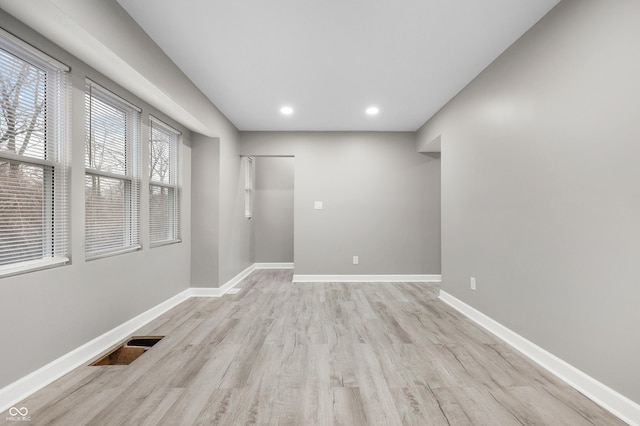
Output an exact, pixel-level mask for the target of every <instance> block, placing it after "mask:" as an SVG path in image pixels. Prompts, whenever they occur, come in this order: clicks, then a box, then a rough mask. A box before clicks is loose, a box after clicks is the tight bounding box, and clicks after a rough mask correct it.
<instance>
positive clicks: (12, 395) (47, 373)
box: [0, 265, 256, 413]
mask: <svg viewBox="0 0 640 426" xmlns="http://www.w3.org/2000/svg"><path fill="white" fill-rule="evenodd" d="M255 269H256V267H255V265H251V266H249V267H248V268H246V269H245V270H244V271H242V272H240V273H239V274H238V275H236V276H235V277H233V278H232V279H230V280H229V281H227V282H226V283H225V284H224V285H223V286H222V287H219V288H188V289H186V290H184V291H182V292H180V293H178V294H177V295H175V296H173V297H171V298H169V299H167V300H165V301H164V302H161V303H160V304H158V305H156V306H154V307H153V308H151V309H149V310H147V311H145V312H143V313H141V314H140V315H138V316H136V317H134V318H132V319H130V320H129V321H126V322H125V323H123V324H120V325H119V326H117V327H115V328H113V329H111V330H109V331H107V332H106V333H104V334H103V335H101V336H98V337H96V338H95V339H93V340H91V341H90V342H88V343H85V344H84V345H82V346H80V347H78V348H76V349H74V350H72V351H71V352H69V353H67V354H65V355H63V356H61V357H60V358H58V359H55V360H53V361H51V362H50V363H49V364H47V365H45V366H44V367H42V368H39V369H38V370H36V371H34V372H32V373H30V374H28V375H26V376H24V377H22V378H20V379H18V380H16V381H15V382H13V383H11V384H9V385H7V386H5V387H4V388H1V389H0V413H2V412H4V411H6V410H8V409H9V408H10V407H12V406H13V405H15V404H17V403H18V402H20V401H22V400H23V399H25V398H26V397H28V396H29V395H32V394H33V393H35V392H37V391H39V390H40V389H42V388H43V387H45V386H47V385H48V384H50V383H51V382H53V381H54V380H57V379H59V378H60V377H62V376H64V375H65V374H67V373H68V372H70V371H71V370H73V369H75V368H78V367H80V366H81V365H83V364H86V363H87V362H89V361H91V360H92V359H93V358H95V357H96V356H98V355H100V354H101V353H103V352H104V351H105V350H107V349H108V348H110V347H112V346H113V345H116V344H118V343H119V342H121V341H122V340H124V339H125V338H127V337H128V336H130V335H131V334H132V333H134V332H135V331H136V330H138V329H139V328H140V327H142V326H144V325H145V324H147V323H149V322H150V321H152V320H153V319H155V318H157V317H159V316H160V315H162V314H164V313H165V312H167V311H168V310H169V309H171V308H173V307H175V306H177V305H179V304H180V303H182V302H184V301H185V300H187V299H189V298H191V297H221V296H223V295H224V294H225V293H226V292H228V291H229V290H230V289H232V288H233V287H235V286H236V285H237V284H238V283H239V282H240V281H242V280H243V279H245V278H246V277H247V276H248V275H249V274H251V272H253V271H254V270H255Z"/></svg>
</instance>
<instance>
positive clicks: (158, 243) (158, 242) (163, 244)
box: [150, 239, 182, 248]
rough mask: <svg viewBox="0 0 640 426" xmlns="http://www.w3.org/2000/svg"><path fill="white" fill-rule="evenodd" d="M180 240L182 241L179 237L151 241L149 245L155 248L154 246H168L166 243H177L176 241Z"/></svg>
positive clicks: (179, 241)
mask: <svg viewBox="0 0 640 426" xmlns="http://www.w3.org/2000/svg"><path fill="white" fill-rule="evenodd" d="M181 242H182V240H181V239H177V240H167V241H156V242H154V243H151V244H150V246H151V248H156V247H162V246H168V245H171V244H178V243H181Z"/></svg>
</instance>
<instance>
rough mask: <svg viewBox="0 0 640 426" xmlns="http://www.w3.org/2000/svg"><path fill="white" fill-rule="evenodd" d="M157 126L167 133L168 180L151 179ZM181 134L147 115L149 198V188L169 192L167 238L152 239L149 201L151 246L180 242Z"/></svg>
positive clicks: (150, 215) (150, 216)
mask: <svg viewBox="0 0 640 426" xmlns="http://www.w3.org/2000/svg"><path fill="white" fill-rule="evenodd" d="M154 128H157V129H158V130H159V131H161V132H164V133H165V134H169V135H170V136H171V138H170V147H169V182H161V181H159V180H157V179H155V180H154V179H153V170H152V167H151V160H152V159H151V153H152V152H153V149H152V145H153V143H154V142H153V141H154V139H153V129H154ZM181 135H182V133H181V132H180V131H179V130H176V129H174V128H173V127H171V126H169V125H168V124H166V123H164V122H163V121H161V120H159V119H157V118H155V117H154V116H151V115H150V116H149V200H151V192H152V190H151V188H152V187H156V188H162V189H166V190H167V193H168V194H170V197H169V200H168V201H169V205H168V206H167V208H168V210H169V212H170V213H169V221H170V223H169V226H168V227H167V230H168V232H169V235H167V238H165V239H162V240H153V234H152V232H151V227H152V223H151V220H152V217H153V216H152V212H151V209H152V205H151V202H149V241H150V245H151V247H159V246H163V245H167V244H174V243H179V242H182V240H181V239H180V232H181V229H180V228H181V220H180V213H181V209H180V200H181V197H180V195H181V188H180V147H181V145H182V144H181Z"/></svg>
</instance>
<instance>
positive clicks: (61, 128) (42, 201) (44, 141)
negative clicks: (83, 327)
mask: <svg viewBox="0 0 640 426" xmlns="http://www.w3.org/2000/svg"><path fill="white" fill-rule="evenodd" d="M23 46H24V43H20V42H19V41H14V39H13V37H10V36H7V35H5V34H4V32H0V106H1V108H0V273H1V272H3V271H6V270H10V269H7V268H16V267H19V266H20V265H21V264H29V265H37V263H34V261H38V260H46V261H48V262H50V261H51V260H52V259H54V260H55V259H59V260H60V261H66V260H67V239H68V238H67V234H68V216H67V173H66V168H67V158H66V150H65V139H66V126H67V123H66V112H65V108H66V104H67V94H68V92H67V75H66V69H64V68H60V67H57V66H55V65H54V64H58V62H57V61H55V60H47V57H46V56H45V55H44V54H39V55H38V54H36V53H37V52H36V51H35V49H33V48H31V49H26V48H25V47H23Z"/></svg>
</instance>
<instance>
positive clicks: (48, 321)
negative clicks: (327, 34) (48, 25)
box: [0, 11, 191, 388]
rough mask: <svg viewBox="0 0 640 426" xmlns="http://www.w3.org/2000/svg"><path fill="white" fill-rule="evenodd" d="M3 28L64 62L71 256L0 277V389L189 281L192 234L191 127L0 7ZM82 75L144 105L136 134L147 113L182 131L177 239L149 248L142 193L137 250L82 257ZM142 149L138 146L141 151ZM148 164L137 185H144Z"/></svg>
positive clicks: (145, 132)
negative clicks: (68, 91)
mask: <svg viewBox="0 0 640 426" xmlns="http://www.w3.org/2000/svg"><path fill="white" fill-rule="evenodd" d="M0 20H1V22H2V27H3V28H5V29H7V30H8V31H10V32H11V33H13V34H15V35H16V36H18V37H21V38H22V39H24V40H26V41H27V42H29V43H32V44H34V45H36V46H37V47H39V48H40V49H42V50H44V51H45V52H47V53H48V54H50V55H51V56H53V57H55V58H57V59H59V60H61V61H63V62H65V63H66V64H68V65H70V66H71V69H72V72H71V80H72V86H73V89H72V108H73V110H72V127H71V129H70V132H71V141H70V143H71V145H72V146H71V149H72V163H71V180H70V192H71V194H70V195H71V196H70V200H71V203H70V215H71V229H70V231H71V234H70V236H71V239H70V242H71V259H72V263H71V265H68V266H62V267H58V268H54V269H48V270H44V271H38V272H30V273H25V274H22V275H17V276H12V277H5V278H0V301H2V309H0V342H2V350H0V388H1V387H4V386H6V385H8V384H9V383H11V382H13V381H15V380H16V379H19V378H20V377H22V376H25V375H26V374H28V373H30V372H32V371H34V370H36V369H38V368H40V367H42V366H43V365H45V364H47V363H49V362H51V361H53V360H54V359H56V358H58V357H60V356H62V355H64V354H66V353H68V352H69V351H71V350H73V349H75V348H77V347H79V346H80V345H82V344H84V343H87V342H88V341H90V340H92V339H93V338H95V337H97V336H99V335H101V334H103V333H105V332H106V331H109V330H111V329H112V328H114V327H116V326H118V325H120V324H122V323H124V322H125V321H127V320H129V319H131V318H133V317H134V316H136V315H138V314H140V313H142V312H144V311H146V310H147V309H149V308H151V307H153V306H155V305H157V304H158V303H160V302H162V301H164V300H166V299H168V298H170V297H171V296H174V295H175V294H177V293H179V292H181V291H183V290H185V289H186V288H188V287H189V276H190V272H189V270H190V252H191V250H190V235H191V222H190V215H191V209H190V205H191V142H190V139H191V134H190V132H189V131H188V130H186V129H184V128H181V127H180V126H179V125H177V124H176V123H175V122H173V121H172V120H171V119H169V118H168V117H165V116H164V115H163V114H161V113H159V112H158V111H156V110H155V109H153V108H150V107H149V106H148V105H147V104H145V103H144V102H142V101H141V100H139V99H138V98H136V97H135V96H132V95H130V94H129V93H127V92H126V91H124V90H122V89H121V88H120V87H118V86H117V85H115V84H113V83H111V82H110V81H109V80H108V79H106V78H104V77H103V76H102V75H100V74H99V73H98V72H96V71H95V70H92V69H91V68H89V67H87V66H86V65H85V64H83V63H81V62H79V61H78V60H76V59H74V58H73V57H71V56H70V55H68V54H67V53H65V52H64V51H62V50H60V49H58V48H57V47H55V46H53V45H52V44H51V43H49V42H48V41H47V40H45V39H44V38H42V37H40V36H39V35H37V34H35V33H34V32H32V31H31V30H29V29H28V28H26V27H25V26H23V25H22V24H21V23H19V22H17V21H16V20H14V19H13V18H12V17H10V16H9V15H7V14H5V13H4V12H3V11H0ZM85 76H88V77H90V78H91V79H93V80H94V81H96V82H98V83H100V84H102V85H104V86H105V87H107V88H109V89H110V90H112V91H114V92H116V93H118V94H119V95H121V96H123V97H125V98H126V99H128V100H129V101H131V102H133V103H135V104H136V105H138V106H139V107H141V108H143V114H142V123H143V126H142V141H143V146H144V142H146V141H148V129H147V123H148V114H149V113H152V114H153V115H155V116H156V117H158V118H160V119H163V120H165V121H166V122H167V123H169V124H171V125H173V126H175V127H176V128H178V129H181V130H182V131H183V138H184V146H183V149H182V152H181V156H180V158H181V169H182V173H181V178H182V204H181V209H182V215H181V218H182V239H183V242H182V243H179V244H171V245H167V246H162V247H157V248H153V249H150V248H149V234H148V227H147V226H146V225H147V224H148V197H143V198H142V200H141V215H142V218H141V223H142V229H141V240H142V244H143V247H144V248H143V250H140V251H137V252H134V253H128V254H124V255H120V256H113V257H109V258H105V259H100V260H93V261H90V262H85V260H84V249H83V247H84V114H85V112H84V85H85V80H84V79H85ZM146 149H147V148H145V149H144V150H143V156H142V158H146V157H145V155H144V154H145V152H148V151H146ZM147 173H148V166H145V168H143V172H142V187H143V188H145V187H148V178H147Z"/></svg>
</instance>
